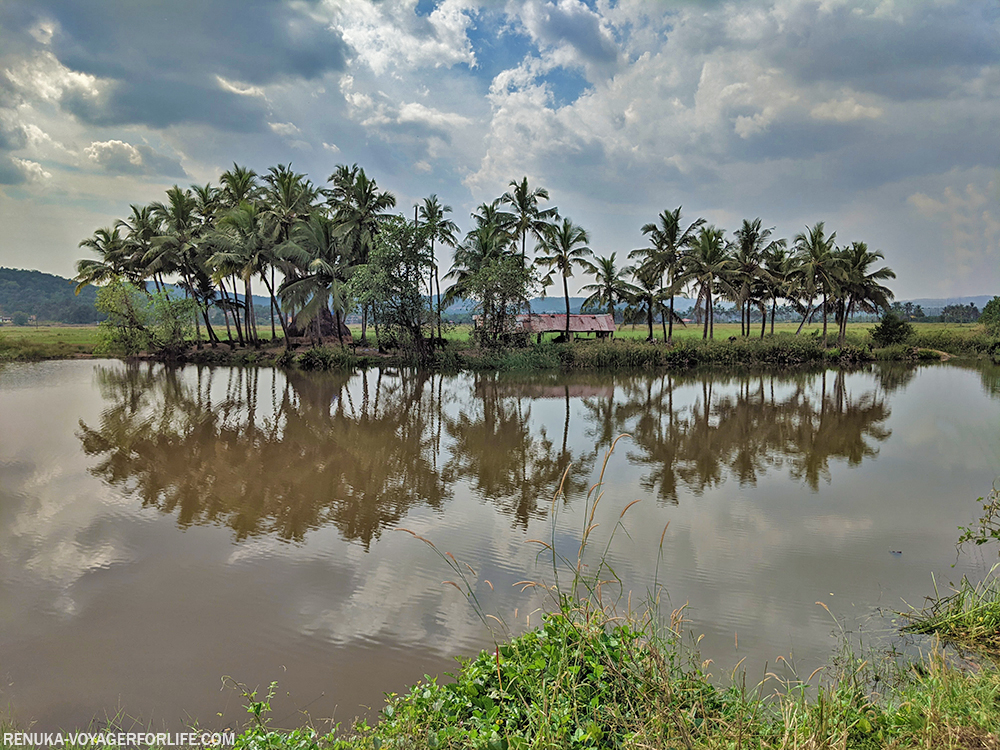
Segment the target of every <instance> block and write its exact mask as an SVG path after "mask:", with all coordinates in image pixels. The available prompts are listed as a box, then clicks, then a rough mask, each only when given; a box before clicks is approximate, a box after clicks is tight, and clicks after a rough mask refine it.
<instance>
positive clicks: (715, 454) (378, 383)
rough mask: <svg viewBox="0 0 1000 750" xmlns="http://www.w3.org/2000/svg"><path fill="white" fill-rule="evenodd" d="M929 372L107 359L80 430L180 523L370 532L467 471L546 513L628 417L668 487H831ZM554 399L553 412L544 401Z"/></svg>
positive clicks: (634, 454)
mask: <svg viewBox="0 0 1000 750" xmlns="http://www.w3.org/2000/svg"><path fill="white" fill-rule="evenodd" d="M913 372H914V370H913V369H912V368H909V369H908V368H900V367H879V368H875V369H874V370H872V371H871V373H870V374H867V375H856V376H849V375H848V374H846V373H845V372H843V371H822V372H811V373H810V372H796V373H791V374H787V373H786V374H776V373H767V374H740V375H730V376H720V375H719V374H718V373H701V374H698V373H695V374H684V375H676V374H656V375H651V374H644V375H634V376H620V375H617V376H610V375H595V374H588V375H561V376H552V375H544V376H539V377H518V378H511V377H501V376H496V375H482V374H479V375H460V376H443V375H439V374H430V373H423V372H418V371H415V370H400V371H394V370H373V371H368V372H360V373H356V374H352V375H347V374H310V373H303V372H298V371H291V372H287V373H282V372H280V371H274V370H259V369H238V368H232V369H211V368H199V369H196V370H192V369H188V370H176V369H170V368H164V367H161V366H155V365H132V366H127V367H118V366H115V367H99V368H97V383H98V386H99V388H100V391H101V394H102V396H103V398H104V399H105V400H106V401H107V402H108V404H109V405H108V407H107V408H106V409H105V410H104V411H103V413H102V414H101V418H100V423H99V424H98V425H96V426H90V425H88V424H85V423H84V422H83V421H81V422H80V430H79V437H80V440H81V442H82V445H83V450H84V451H85V453H86V454H88V455H89V456H92V457H94V458H95V459H97V462H96V463H95V464H94V465H93V467H92V469H91V471H92V473H93V474H94V475H95V476H97V477H99V478H101V479H102V480H103V481H105V482H106V483H107V484H109V485H111V486H113V487H116V488H118V489H120V490H121V491H123V492H125V493H126V494H129V495H133V496H137V497H138V498H140V499H141V502H142V504H143V505H144V506H148V507H154V508H157V509H159V510H160V511H162V512H163V513H168V514H174V515H176V517H177V522H178V524H179V525H181V526H182V527H186V526H190V525H192V524H209V523H212V524H224V525H226V526H228V527H230V528H231V529H232V530H233V532H234V533H235V536H236V539H238V540H242V539H246V538H248V537H253V536H259V535H274V536H275V537H277V538H279V539H282V540H286V541H293V542H301V541H302V540H303V539H304V537H305V535H306V533H307V532H308V531H309V530H310V529H315V528H319V527H321V526H327V525H333V526H335V527H336V528H337V529H338V530H339V531H340V533H341V534H342V535H343V536H344V537H345V538H346V539H350V540H355V541H358V542H360V543H362V544H363V545H365V546H366V547H367V546H368V545H369V544H370V543H371V541H372V540H373V539H374V538H377V537H378V536H379V534H380V532H381V530H383V529H385V528H387V527H392V526H394V525H396V524H397V523H398V522H399V521H400V520H401V519H402V518H403V517H404V516H405V515H406V514H407V512H408V511H409V510H410V509H411V508H412V507H414V506H415V505H418V504H420V505H424V506H429V507H431V508H435V509H442V508H443V507H444V504H445V501H447V500H448V499H449V497H451V496H452V494H453V492H454V489H455V486H456V484H457V483H464V484H467V485H468V487H469V488H470V489H471V490H472V491H473V492H474V493H475V494H476V495H478V496H479V497H481V498H483V499H485V500H486V501H488V502H491V503H493V504H495V505H496V506H497V508H498V509H499V510H500V511H501V512H502V513H504V514H505V515H506V516H508V517H509V518H510V519H511V520H512V521H513V523H515V524H516V525H518V526H526V525H527V523H528V521H529V519H531V518H533V517H540V516H544V515H545V514H546V513H547V511H548V507H549V501H550V499H551V497H552V494H553V491H554V489H555V488H556V487H557V486H558V484H559V481H560V479H561V478H562V476H563V474H564V472H565V470H566V467H567V466H569V465H570V464H573V466H574V470H573V471H572V472H571V473H570V475H569V477H568V479H567V482H568V485H567V493H566V496H567V497H570V498H573V497H579V496H581V495H582V494H585V492H586V486H587V485H586V483H587V481H588V479H589V475H590V473H591V469H592V468H593V466H594V464H595V461H596V458H597V456H598V454H599V452H600V451H601V450H602V449H603V448H606V447H607V446H609V445H610V444H611V442H612V440H613V439H614V438H615V436H617V435H618V434H620V433H623V432H625V433H629V434H630V435H631V436H632V439H631V442H630V443H629V447H628V456H629V460H630V462H631V463H632V464H634V465H636V466H638V467H641V468H642V470H643V471H642V475H641V479H640V483H641V485H642V487H643V488H644V489H645V490H646V491H648V492H650V493H651V494H654V495H655V496H656V497H657V498H659V499H660V500H662V501H665V502H668V503H677V502H678V501H679V497H680V495H681V494H682V492H690V493H692V494H694V495H701V494H702V493H704V492H705V491H706V490H707V489H709V488H713V487H717V486H719V485H721V484H722V483H724V482H725V481H727V480H728V479H732V480H733V481H736V482H738V483H739V485H740V486H754V485H755V484H756V483H757V481H758V479H759V477H760V476H761V474H762V473H764V472H766V471H768V470H775V469H782V468H783V469H785V470H787V472H788V474H789V475H790V477H791V478H792V479H794V480H797V481H801V482H803V483H804V484H805V485H807V486H808V487H810V488H811V489H813V490H814V491H815V490H816V489H817V488H818V486H819V483H820V481H821V480H824V479H828V478H829V474H830V462H831V461H833V460H842V461H846V462H847V463H848V464H852V465H855V464H859V463H861V462H862V461H863V460H864V459H866V458H869V457H872V456H875V455H876V454H877V453H878V444H879V443H881V442H882V441H884V440H886V439H887V438H888V437H889V435H890V431H889V430H888V429H887V428H886V427H885V426H884V425H885V422H886V420H887V419H888V418H889V416H890V409H889V407H888V405H887V401H886V396H887V394H888V393H891V392H892V391H894V390H896V389H898V388H901V387H903V386H904V385H905V384H906V383H907V382H908V380H909V378H911V377H912V373H913ZM849 377H850V378H851V383H850V385H848V378H849ZM983 378H984V383H986V382H987V375H986V374H985V373H984V375H983ZM995 381H996V378H995V376H994V377H993V379H992V380H991V381H990V382H991V383H995ZM543 401H547V402H548V403H547V404H546V409H545V412H546V414H547V415H548V417H549V418H548V420H547V421H546V420H545V419H544V418H538V419H536V418H535V416H534V414H533V408H534V405H536V404H539V403H541V402H543ZM554 404H561V405H562V409H561V412H562V414H561V417H562V419H561V420H560V421H561V424H559V423H557V422H556V419H555V417H554V416H553V415H554V414H555V411H554V409H553V408H552V407H553V405H554ZM575 444H583V445H586V446H587V447H586V448H583V449H581V448H579V447H576V446H575Z"/></svg>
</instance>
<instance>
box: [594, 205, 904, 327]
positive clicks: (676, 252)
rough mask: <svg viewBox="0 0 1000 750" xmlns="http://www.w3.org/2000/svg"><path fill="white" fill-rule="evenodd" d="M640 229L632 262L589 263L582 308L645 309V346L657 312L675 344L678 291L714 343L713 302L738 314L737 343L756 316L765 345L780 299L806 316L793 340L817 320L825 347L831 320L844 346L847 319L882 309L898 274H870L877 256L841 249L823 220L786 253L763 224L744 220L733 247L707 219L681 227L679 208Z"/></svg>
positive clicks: (858, 247) (860, 247)
mask: <svg viewBox="0 0 1000 750" xmlns="http://www.w3.org/2000/svg"><path fill="white" fill-rule="evenodd" d="M642 232H643V234H645V235H647V236H648V238H649V244H648V245H646V246H645V247H641V248H638V249H636V250H633V251H632V252H630V253H629V256H628V257H629V259H630V260H633V261H635V263H634V265H632V266H626V267H624V268H618V267H617V265H616V260H617V258H616V255H615V253H612V254H611V256H610V257H606V258H598V259H596V262H594V263H590V262H586V263H585V268H587V270H588V271H589V272H590V273H592V274H593V275H594V276H595V283H593V284H589V285H587V286H585V287H584V290H585V291H587V292H590V296H589V297H587V299H586V300H585V301H584V307H585V308H599V307H604V308H607V310H608V311H609V312H613V311H614V309H615V307H616V306H618V305H620V304H624V305H625V306H626V313H630V312H631V313H633V314H634V313H635V312H636V311H639V312H645V316H646V322H647V326H648V328H649V339H650V340H652V339H653V319H654V313H655V312H658V313H659V316H660V319H661V321H662V322H663V327H664V330H663V337H664V339H665V340H666V341H668V342H669V341H671V340H672V338H673V324H674V322H675V321H679V320H681V319H680V317H679V316H678V315H677V313H676V312H675V310H674V299H675V297H676V296H677V295H678V294H681V293H682V292H687V293H689V294H692V295H693V296H694V297H695V299H696V306H695V310H696V312H697V313H698V314H699V315H700V317H701V318H702V320H703V333H702V335H703V338H712V337H713V336H714V326H715V319H714V318H715V302H716V301H717V300H718V299H719V298H722V299H726V300H728V301H730V302H732V303H734V304H735V305H736V306H737V307H738V308H739V310H740V329H741V335H743V336H750V335H751V326H750V322H751V316H752V311H753V310H754V309H755V308H756V309H757V310H759V312H760V320H761V329H760V336H761V338H763V337H764V334H765V331H766V326H767V313H768V310H767V308H768V307H770V316H771V333H772V334H773V333H774V319H775V313H776V311H777V307H778V302H779V300H780V301H783V302H785V303H788V304H790V305H792V306H793V307H794V308H795V309H796V310H798V312H799V314H801V315H802V322H801V323H800V324H799V327H798V330H797V331H796V333H799V332H801V330H802V327H803V325H805V323H806V321H807V320H810V319H811V318H812V317H813V316H814V315H816V314H820V315H821V316H822V319H823V343H824V346H825V345H826V344H827V338H828V320H829V317H830V316H831V315H832V316H833V318H834V321H835V322H836V324H837V326H838V341H839V344H840V345H843V343H844V338H845V335H846V331H847V321H848V320H849V319H850V317H851V316H852V315H854V314H855V313H858V312H868V313H877V312H878V310H879V309H887V308H888V306H889V303H890V301H891V300H892V298H893V293H892V291H891V290H890V289H889V288H888V287H886V286H884V285H883V284H882V282H884V281H886V280H888V279H894V278H895V277H896V274H895V273H894V272H893V271H892V269H890V268H888V267H885V266H882V267H878V268H875V267H874V266H876V265H877V263H878V262H879V261H880V260H882V259H883V258H884V256H883V255H882V253H881V252H879V251H871V250H869V249H868V245H867V244H866V243H864V242H852V243H851V244H850V245H848V246H845V247H837V246H836V244H835V240H836V233H835V232H834V233H832V234H829V235H827V233H826V228H825V226H824V223H823V222H818V223H817V224H815V225H814V226H813V227H811V228H809V227H807V228H806V231H805V232H803V233H800V234H798V235H796V236H795V238H794V239H793V241H792V246H791V247H789V246H788V242H787V241H786V240H784V239H779V238H775V237H774V234H773V233H774V230H773V229H769V228H765V227H763V226H762V222H761V220H760V219H759V218H758V219H753V220H752V221H751V220H746V219H745V220H744V221H743V224H742V226H741V227H740V228H739V229H738V230H736V232H734V236H733V239H732V240H727V239H726V237H725V233H724V232H723V230H721V229H719V228H718V227H714V226H711V225H708V224H707V223H706V222H705V220H704V219H700V218H699V219H697V220H695V221H694V222H692V223H691V224H689V225H687V226H686V227H685V226H684V224H683V222H682V220H681V209H680V208H679V207H678V208H676V209H675V210H673V211H669V210H668V211H663V212H662V213H661V214H660V215H659V216H658V217H657V221H656V222H652V223H649V224H646V225H645V226H643V227H642ZM629 278H631V281H630V280H629Z"/></svg>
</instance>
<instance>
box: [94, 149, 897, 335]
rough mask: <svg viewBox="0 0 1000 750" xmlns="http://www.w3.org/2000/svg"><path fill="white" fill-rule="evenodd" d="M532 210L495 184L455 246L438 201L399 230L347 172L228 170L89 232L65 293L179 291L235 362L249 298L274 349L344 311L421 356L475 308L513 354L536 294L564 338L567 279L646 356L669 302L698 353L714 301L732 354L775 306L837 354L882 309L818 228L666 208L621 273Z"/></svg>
mask: <svg viewBox="0 0 1000 750" xmlns="http://www.w3.org/2000/svg"><path fill="white" fill-rule="evenodd" d="M548 201H549V193H548V191H546V190H545V189H544V188H540V187H534V188H533V187H532V186H531V185H529V182H528V178H527V177H524V178H522V179H521V180H520V181H518V180H514V181H511V183H510V185H509V190H508V191H507V192H505V193H504V194H503V195H501V196H500V197H498V198H496V199H495V200H493V201H492V202H489V203H483V204H482V205H480V206H479V207H478V208H477V210H476V211H475V212H473V214H472V217H471V218H472V221H473V226H472V228H471V229H470V230H469V231H468V232H466V233H465V234H464V236H462V234H461V231H460V229H459V227H458V225H457V224H456V223H455V222H454V221H452V220H451V219H450V218H448V214H450V213H451V212H452V209H451V207H450V206H447V205H444V204H442V203H441V202H440V200H439V199H438V198H437V196H435V195H431V196H429V197H427V198H425V199H423V201H422V202H421V203H420V204H419V205H418V206H416V207H414V215H413V218H412V219H410V217H408V216H404V215H402V214H399V213H395V212H393V209H395V208H396V198H395V196H393V195H392V194H391V193H389V192H386V191H383V190H380V189H379V188H378V186H377V184H376V182H375V180H373V179H371V178H370V177H369V176H368V175H367V174H366V173H365V170H364V169H362V168H360V167H358V166H357V165H356V164H355V165H351V166H348V165H339V166H338V167H337V168H336V171H335V172H334V173H333V174H332V175H330V177H329V178H328V180H327V182H326V184H325V185H323V186H318V185H315V184H314V183H313V182H312V181H311V180H310V179H308V178H307V177H306V176H305V175H304V174H299V173H296V172H294V171H293V170H292V169H291V167H290V166H286V165H278V166H276V167H271V168H270V169H269V170H268V171H267V172H266V173H265V174H263V175H258V174H257V173H256V172H254V171H253V170H251V169H248V168H246V167H241V166H239V165H236V164H234V165H233V168H232V169H230V170H228V171H226V172H224V173H223V174H222V175H221V177H220V182H219V185H217V186H216V185H211V184H207V185H204V186H199V185H195V186H192V187H191V188H190V189H182V188H180V187H178V186H174V187H172V188H171V189H170V190H168V191H167V195H166V200H165V201H163V202H156V203H153V204H150V205H148V206H141V205H133V206H132V212H131V215H130V216H129V217H128V218H126V219H123V220H121V221H119V222H118V223H117V224H115V225H114V226H112V227H105V228H101V229H98V230H97V231H96V232H95V233H94V235H93V236H92V237H90V238H88V239H85V240H84V241H83V242H81V243H80V244H81V246H83V247H87V248H88V249H90V250H92V251H93V252H94V253H95V254H96V255H97V258H96V259H95V258H90V259H86V260H81V261H79V263H78V264H77V276H76V280H77V281H78V282H79V283H80V284H81V286H83V285H86V284H89V283H94V284H105V283H107V282H108V281H110V280H111V279H114V278H121V279H125V280H127V281H128V282H131V283H132V284H134V285H135V286H136V287H138V288H141V289H145V288H146V282H147V281H151V282H152V284H153V287H154V288H156V289H157V290H158V291H159V290H162V289H163V288H164V286H165V279H167V278H173V279H179V281H178V284H179V286H180V287H181V288H182V289H183V290H184V291H185V293H186V295H188V296H189V298H190V299H191V300H193V301H194V303H195V305H196V307H197V310H198V316H197V319H196V325H197V327H198V328H199V329H200V327H201V325H202V324H204V326H205V328H206V330H207V334H208V338H209V340H210V341H211V342H212V343H213V344H214V343H216V342H218V341H219V340H220V337H219V335H218V333H217V332H216V331H215V327H214V326H213V321H212V315H211V312H212V311H213V310H214V309H218V310H221V311H222V316H223V320H224V323H225V326H226V328H227V331H228V332H229V339H230V340H232V339H233V338H234V336H233V333H234V332H235V339H236V340H238V341H239V342H240V344H252V345H257V344H259V342H260V335H259V332H258V323H257V320H256V318H257V316H256V315H255V313H254V310H253V307H252V306H248V305H247V304H246V303H245V300H247V299H251V298H252V293H253V285H254V284H260V285H262V286H263V287H264V288H265V289H266V291H267V295H268V297H269V298H270V302H271V309H272V311H280V312H279V314H277V315H272V316H270V317H271V322H270V324H271V328H272V331H271V333H272V337H275V336H276V331H275V330H274V328H275V323H274V320H275V319H277V321H279V323H280V325H281V329H282V335H283V337H284V339H285V341H286V342H288V341H289V338H290V336H291V335H302V334H303V333H305V332H306V331H308V333H309V335H311V336H312V337H313V338H314V340H315V339H318V341H319V342H320V343H322V340H323V337H324V334H325V331H331V332H333V333H334V334H335V335H336V336H337V337H340V336H341V332H343V331H344V330H345V329H344V328H343V320H344V318H345V317H346V315H347V314H348V313H350V312H352V311H357V312H359V313H360V317H361V327H362V331H361V337H362V340H363V341H364V340H366V338H367V330H368V327H369V324H373V325H374V326H375V328H376V336H377V338H378V339H379V341H380V344H381V343H383V342H392V343H395V344H398V345H402V346H408V347H413V348H415V349H417V350H418V351H421V352H424V351H429V349H430V348H431V347H432V345H433V343H435V339H436V340H438V341H440V339H441V335H442V307H443V306H446V305H448V304H450V303H452V302H454V301H455V300H458V299H462V300H467V301H469V302H471V303H472V304H473V305H474V308H475V311H476V314H477V327H476V334H475V335H476V339H477V342H478V343H479V344H480V345H483V346H495V345H501V344H505V343H512V342H515V341H518V340H523V336H521V335H520V334H519V333H518V324H517V315H518V314H519V313H522V312H526V311H527V310H528V309H529V300H530V299H531V297H532V296H534V295H535V294H537V293H538V292H539V291H541V292H542V293H543V294H544V293H545V291H546V290H547V289H548V288H549V287H554V288H555V290H557V293H559V295H560V296H561V297H563V298H564V299H565V309H566V312H567V331H566V333H567V338H568V333H569V317H568V314H569V312H570V304H569V281H568V280H569V279H570V278H571V277H572V276H573V275H574V273H583V274H584V275H587V276H590V277H591V279H592V283H589V284H586V285H584V286H583V290H584V292H585V293H587V294H589V296H588V297H587V298H586V300H585V301H584V303H583V309H584V310H589V311H602V312H603V311H607V312H610V313H612V314H613V313H614V312H615V311H616V309H623V310H624V318H625V320H627V321H629V320H630V321H640V320H641V321H643V322H644V323H645V324H646V325H647V327H648V335H649V338H650V339H651V340H652V339H653V338H654V337H655V332H654V320H655V319H657V318H658V319H660V320H661V321H662V328H663V338H664V339H666V340H668V341H669V340H671V339H672V336H673V325H674V322H675V321H677V320H680V317H679V315H677V313H676V312H675V310H674V300H675V297H676V296H677V295H679V294H688V295H690V296H692V297H694V298H695V300H696V305H695V308H694V314H695V318H696V320H697V321H698V322H699V323H700V324H701V325H702V327H703V337H704V338H712V337H713V336H714V322H715V310H716V307H717V304H718V303H719V302H721V301H723V300H725V301H728V302H730V303H732V304H733V305H734V306H735V307H736V308H737V309H738V310H739V317H740V319H741V322H742V325H741V329H742V333H743V335H744V336H750V335H755V334H756V327H755V326H756V320H760V323H761V325H760V331H759V335H760V336H761V337H763V336H764V334H765V329H766V323H767V317H768V315H770V318H771V330H772V333H773V329H774V319H775V314H776V311H777V309H778V306H779V303H782V305H784V306H789V307H791V308H792V309H793V310H794V311H795V312H796V314H797V315H799V316H801V323H800V325H799V331H801V329H802V326H803V325H804V324H805V323H806V321H808V320H810V319H813V318H815V317H817V316H818V317H820V318H822V321H823V341H824V344H826V342H827V335H828V332H827V329H828V321H832V322H833V324H834V325H835V326H836V327H837V329H838V338H839V340H840V341H841V343H842V342H843V339H844V335H845V330H846V324H847V321H848V319H849V318H850V317H851V316H852V315H853V314H856V313H858V312H867V313H877V312H878V311H879V310H882V309H885V308H887V307H888V306H889V303H890V300H891V299H892V297H893V294H892V292H891V290H889V289H888V288H887V287H886V286H884V285H883V283H882V282H884V281H886V280H888V279H892V278H895V274H894V273H893V272H892V270H890V269H889V268H886V267H879V266H878V262H879V261H881V260H882V259H883V256H882V253H880V252H877V251H871V250H869V248H868V246H867V245H866V244H865V243H864V242H852V243H850V244H849V245H845V246H842V247H841V246H837V245H836V244H835V240H836V233H835V232H834V233H827V231H826V228H825V226H824V224H823V222H818V223H817V224H815V225H814V226H813V227H811V228H808V227H807V228H806V231H805V232H803V233H801V234H798V235H796V236H795V237H794V238H793V239H792V241H791V242H788V241H787V240H785V239H781V238H777V237H775V236H774V235H773V229H769V228H766V227H764V226H763V224H762V221H761V219H759V218H757V219H752V220H750V219H747V220H744V221H743V223H742V226H741V227H740V228H739V229H738V230H736V231H735V232H733V233H732V236H731V237H730V236H728V235H727V233H726V232H725V231H724V230H723V229H721V228H719V227H716V226H712V225H709V224H708V223H707V222H706V221H705V220H704V219H701V218H699V219H696V220H695V221H693V222H691V223H689V224H687V225H686V226H685V223H684V222H683V221H682V219H681V209H680V208H677V209H674V210H672V211H670V210H665V211H663V212H662V213H661V214H660V215H659V216H658V217H657V218H656V220H655V221H654V222H651V223H649V224H646V225H645V226H643V227H642V233H643V234H644V235H646V237H647V239H648V244H647V245H646V246H644V247H641V248H638V249H635V250H633V251H631V252H629V253H628V256H627V259H624V260H623V262H622V263H621V264H620V263H619V260H618V257H617V254H616V253H611V254H610V255H608V256H603V257H598V256H595V254H594V252H593V250H592V249H591V248H590V247H589V244H590V236H589V234H588V232H587V231H586V230H585V229H584V228H583V227H581V226H580V225H578V224H576V223H575V222H574V221H572V220H571V219H570V218H567V217H564V216H562V215H560V212H559V210H558V209H557V208H556V207H555V206H546V205H544V204H546V203H547V202H548ZM441 246H444V247H447V248H450V249H451V251H452V262H451V265H450V267H449V268H448V269H447V272H446V273H442V269H439V268H438V264H437V259H436V254H435V253H436V251H437V249H438V248H440V247H441ZM442 280H444V281H445V284H446V288H445V290H444V292H443V293H442ZM258 288H259V287H258ZM425 290H426V294H425ZM241 295H242V296H241ZM331 313H332V314H331ZM326 318H335V319H336V322H335V323H334V321H333V320H330V322H329V324H325V323H324V319H326ZM751 324H754V325H753V327H752V325H751ZM216 325H218V322H216ZM435 328H436V331H435ZM435 333H436V336H435ZM199 337H200V334H199Z"/></svg>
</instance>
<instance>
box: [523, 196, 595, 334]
mask: <svg viewBox="0 0 1000 750" xmlns="http://www.w3.org/2000/svg"><path fill="white" fill-rule="evenodd" d="M525 183H527V180H526V181H525ZM549 226H550V228H549V229H548V230H546V231H544V232H543V233H542V240H541V241H540V242H539V243H538V248H537V249H538V250H540V251H541V252H543V253H546V254H545V255H543V256H542V257H540V258H539V259H538V260H537V261H536V263H537V264H538V265H541V266H548V268H549V272H548V273H547V274H546V275H545V277H544V278H543V280H542V284H543V286H549V285H550V284H552V283H553V281H552V276H553V274H554V273H555V272H556V271H558V272H559V275H560V276H562V282H563V294H564V295H565V297H566V339H567V340H569V338H570V333H569V281H568V280H569V278H570V277H571V276H572V275H573V266H574V265H576V266H580V267H582V268H586V267H587V260H586V259H587V256H589V255H593V251H592V250H591V249H590V248H589V247H587V243H588V242H590V236H589V235H588V234H587V232H586V230H585V229H583V228H582V227H579V226H577V225H576V224H574V223H573V222H572V220H570V219H563V222H562V224H552V225H549Z"/></svg>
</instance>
